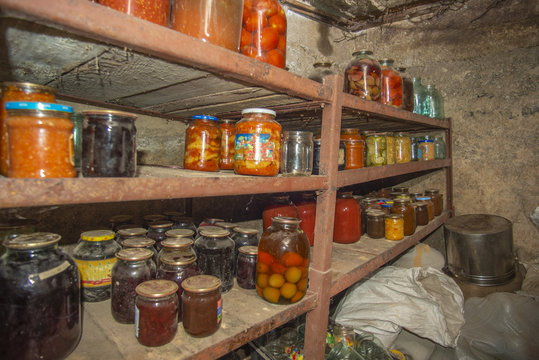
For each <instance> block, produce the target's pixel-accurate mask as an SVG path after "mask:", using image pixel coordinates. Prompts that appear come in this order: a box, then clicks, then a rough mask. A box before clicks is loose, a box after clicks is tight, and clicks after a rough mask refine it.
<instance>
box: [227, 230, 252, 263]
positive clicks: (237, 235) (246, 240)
mask: <svg viewBox="0 0 539 360" xmlns="http://www.w3.org/2000/svg"><path fill="white" fill-rule="evenodd" d="M230 237H231V239H232V240H233V241H234V257H235V259H237V258H238V255H239V249H240V247H242V246H258V230H257V229H251V228H245V227H241V226H236V227H235V228H234V229H233V231H232V233H231V236H230ZM236 272H237V268H234V273H236Z"/></svg>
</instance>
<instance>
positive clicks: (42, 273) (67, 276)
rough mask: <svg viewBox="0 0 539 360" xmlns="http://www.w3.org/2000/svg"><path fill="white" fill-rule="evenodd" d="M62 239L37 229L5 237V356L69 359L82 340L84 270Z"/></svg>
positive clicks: (1, 298)
mask: <svg viewBox="0 0 539 360" xmlns="http://www.w3.org/2000/svg"><path fill="white" fill-rule="evenodd" d="M60 238H61V237H60V235H57V234H52V233H31V234H23V235H19V236H17V237H15V238H12V239H7V240H5V241H4V242H3V245H4V246H5V247H6V249H7V252H6V253H5V254H4V255H3V256H2V257H1V258H0V319H1V320H0V348H1V349H2V350H1V352H2V355H1V357H2V358H3V359H23V360H26V359H44V360H55V359H63V358H65V357H67V356H68V355H69V354H70V353H71V352H72V351H73V350H74V349H75V347H76V346H77V343H78V342H79V339H80V336H81V333H82V327H81V304H80V288H79V284H80V279H79V270H78V269H77V265H76V264H75V262H74V261H73V259H71V258H70V257H69V256H68V255H67V254H65V253H64V252H63V251H61V250H60V249H58V241H60Z"/></svg>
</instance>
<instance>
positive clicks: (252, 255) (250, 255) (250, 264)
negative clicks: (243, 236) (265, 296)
mask: <svg viewBox="0 0 539 360" xmlns="http://www.w3.org/2000/svg"><path fill="white" fill-rule="evenodd" d="M257 257H258V247H257V246H242V247H240V248H239V249H238V257H237V259H236V268H237V269H238V270H237V272H236V281H237V282H238V286H239V287H241V288H244V289H254V288H255V287H256V286H255V285H256V259H257Z"/></svg>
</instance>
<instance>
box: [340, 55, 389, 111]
mask: <svg viewBox="0 0 539 360" xmlns="http://www.w3.org/2000/svg"><path fill="white" fill-rule="evenodd" d="M352 55H353V56H354V57H355V59H354V60H352V62H351V63H350V64H349V65H348V67H347V68H346V70H345V73H344V89H345V91H346V92H347V93H349V94H352V95H356V96H359V97H361V98H363V99H366V100H373V101H379V100H380V93H381V86H382V84H381V76H382V69H381V67H380V64H379V63H378V61H376V60H375V59H374V58H373V57H372V51H370V50H360V51H357V52H354V53H353V54H352Z"/></svg>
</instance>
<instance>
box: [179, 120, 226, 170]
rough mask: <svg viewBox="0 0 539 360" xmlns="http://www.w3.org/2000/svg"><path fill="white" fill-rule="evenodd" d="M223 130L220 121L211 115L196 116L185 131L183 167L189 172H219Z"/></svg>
mask: <svg viewBox="0 0 539 360" xmlns="http://www.w3.org/2000/svg"><path fill="white" fill-rule="evenodd" d="M220 152H221V130H219V124H218V119H217V118H216V117H214V116H209V115H194V116H193V117H192V121H191V123H190V124H189V127H188V128H187V130H186V131H185V155H184V158H183V167H184V168H185V169H189V170H199V171H219V154H220Z"/></svg>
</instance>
